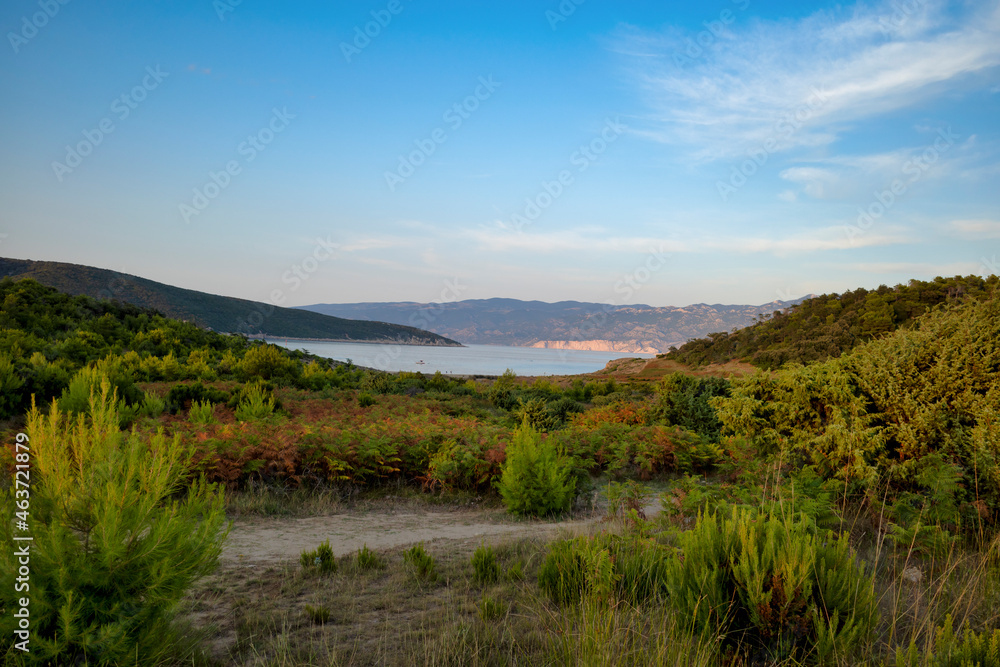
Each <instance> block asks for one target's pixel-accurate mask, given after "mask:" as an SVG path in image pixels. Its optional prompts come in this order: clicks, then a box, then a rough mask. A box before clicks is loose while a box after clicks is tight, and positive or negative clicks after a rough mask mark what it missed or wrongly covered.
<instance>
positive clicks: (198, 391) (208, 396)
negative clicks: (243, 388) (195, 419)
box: [167, 382, 239, 414]
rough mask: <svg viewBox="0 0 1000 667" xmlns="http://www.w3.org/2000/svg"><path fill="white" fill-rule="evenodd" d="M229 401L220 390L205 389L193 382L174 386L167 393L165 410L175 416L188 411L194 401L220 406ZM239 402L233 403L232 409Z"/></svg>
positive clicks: (228, 397)
mask: <svg viewBox="0 0 1000 667" xmlns="http://www.w3.org/2000/svg"><path fill="white" fill-rule="evenodd" d="M229 400H230V396H229V394H228V393H226V392H224V391H222V390H220V389H214V388H212V387H206V386H205V385H204V384H202V383H201V382H194V383H192V384H175V385H174V386H173V387H171V388H170V391H169V392H167V409H168V410H170V412H171V413H172V414H176V413H178V412H180V411H181V410H186V409H188V408H189V407H190V406H191V405H193V404H194V403H195V402H196V401H201V402H202V403H215V404H222V403H226V402H228V401H229ZM238 403H239V401H238V400H237V401H235V402H233V405H232V407H236V405H237V404H238Z"/></svg>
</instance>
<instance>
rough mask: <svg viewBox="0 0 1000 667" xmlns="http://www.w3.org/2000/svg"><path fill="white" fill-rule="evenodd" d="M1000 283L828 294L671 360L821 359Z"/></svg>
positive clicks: (761, 363) (973, 281) (773, 365)
mask: <svg viewBox="0 0 1000 667" xmlns="http://www.w3.org/2000/svg"><path fill="white" fill-rule="evenodd" d="M998 284H1000V279H998V278H997V276H990V277H989V278H985V279H984V278H980V277H979V276H975V275H972V276H965V277H963V276H955V277H954V278H940V277H939V278H935V279H934V280H933V281H926V282H925V281H922V280H911V281H910V282H909V283H908V284H906V285H896V286H895V287H886V286H885V285H882V286H881V287H879V288H878V289H875V290H867V289H864V288H859V289H856V290H854V291H853V292H844V293H843V294H824V295H822V296H817V297H813V298H810V299H806V300H805V301H803V302H802V303H800V304H798V305H795V306H792V307H791V308H789V309H788V310H787V311H785V312H782V311H776V312H774V313H773V314H771V315H770V316H763V317H761V318H760V321H759V322H757V323H756V324H755V325H753V326H749V327H746V328H744V329H738V330H736V331H733V332H725V331H722V332H718V333H713V334H709V335H708V337H706V338H701V339H698V340H693V341H689V342H687V343H686V344H684V345H683V346H682V347H681V348H680V349H679V350H676V351H672V352H671V353H670V354H668V355H667V356H668V358H670V359H674V360H676V361H679V362H681V363H684V364H688V365H691V366H703V365H707V364H716V363H725V362H727V361H732V360H734V359H742V360H745V361H748V362H750V363H752V364H753V365H755V366H757V367H759V368H763V369H777V368H780V367H781V366H782V365H784V364H786V363H788V362H798V363H801V364H808V363H810V362H814V361H823V360H825V359H829V358H831V357H839V356H840V355H841V354H843V353H845V352H848V351H850V350H852V349H854V348H855V347H857V346H858V345H861V344H863V343H866V342H868V341H870V340H874V339H876V338H879V337H880V336H884V335H886V334H888V333H891V332H893V331H896V330H897V329H900V328H906V327H909V326H911V325H912V324H913V322H914V321H915V320H916V319H917V318H919V317H920V316H922V315H924V314H925V313H927V312H928V311H930V310H932V309H934V308H936V307H938V306H942V305H953V304H957V303H962V302H964V301H969V300H980V299H985V298H988V297H989V296H990V294H992V293H994V291H995V290H996V288H997V285H998Z"/></svg>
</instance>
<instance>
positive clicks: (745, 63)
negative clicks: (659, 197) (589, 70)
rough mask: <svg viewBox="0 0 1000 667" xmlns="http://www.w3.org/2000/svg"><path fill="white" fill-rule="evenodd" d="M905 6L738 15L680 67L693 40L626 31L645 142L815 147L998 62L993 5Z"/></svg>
mask: <svg viewBox="0 0 1000 667" xmlns="http://www.w3.org/2000/svg"><path fill="white" fill-rule="evenodd" d="M906 6H907V7H908V8H909V10H908V11H907V10H899V9H898V7H899V5H898V4H896V3H890V2H883V3H879V4H877V5H875V6H865V5H860V4H859V5H855V6H854V7H853V8H840V9H838V10H835V11H822V12H818V13H816V14H813V15H811V16H809V17H806V18H804V19H800V20H797V21H780V22H774V21H762V20H753V19H749V18H744V17H743V16H742V15H741V16H738V17H737V20H736V21H735V22H734V23H733V24H732V25H731V26H729V29H728V31H726V32H725V33H721V34H720V35H719V36H717V37H716V38H715V39H714V43H712V44H711V45H710V46H709V47H706V48H705V49H703V51H702V53H701V55H700V56H699V57H697V58H695V59H693V60H692V61H686V62H680V63H678V62H677V59H676V58H675V56H676V55H677V54H681V56H683V54H684V52H685V49H686V48H687V45H688V44H689V43H690V42H689V40H690V39H691V38H692V37H693V36H685V35H682V34H680V33H678V32H677V31H676V30H671V31H668V32H665V33H659V34H650V33H647V32H642V31H639V30H637V29H631V28H625V29H623V30H622V33H621V35H620V36H619V39H618V51H619V52H620V53H622V54H625V56H626V57H627V58H629V60H630V63H631V68H632V70H633V71H634V72H635V74H636V76H637V78H638V80H639V82H640V85H641V86H642V87H643V89H644V91H645V92H646V93H647V95H648V97H649V100H650V103H651V105H652V106H653V108H654V109H655V116H656V117H655V119H654V122H653V123H652V124H651V125H650V127H648V128H647V129H646V130H645V132H644V134H645V135H646V136H648V137H651V138H655V139H658V140H661V141H666V142H670V143H674V144H681V145H687V146H688V147H690V149H691V151H692V153H693V154H694V156H695V157H696V158H700V159H702V160H713V159H720V158H731V157H734V156H737V155H740V156H742V155H745V154H746V153H747V152H748V151H750V150H753V149H756V148H759V147H763V146H765V144H768V143H770V144H771V146H772V147H773V150H771V151H770V152H775V151H778V150H782V149H788V148H793V147H803V146H822V145H826V144H829V143H831V142H833V141H835V140H836V138H837V137H838V136H839V134H840V133H841V132H843V131H844V129H845V128H847V127H849V126H850V125H851V124H853V123H856V122H858V121H861V120H864V119H868V118H871V117H874V116H877V115H880V114H883V113H886V112H890V111H894V110H897V109H901V108H905V107H908V106H910V105H913V104H914V103H917V102H919V101H921V100H923V99H925V98H927V97H929V96H931V95H935V94H940V93H941V92H942V91H944V90H959V89H961V88H962V87H963V86H966V85H968V84H967V81H968V76H967V75H970V74H974V73H982V72H984V71H987V70H990V69H991V68H995V67H996V66H997V65H1000V3H998V2H996V1H995V0H992V1H990V2H985V3H973V4H972V5H968V4H967V5H964V6H963V7H961V8H956V7H954V6H952V7H946V6H945V3H943V2H940V1H937V0H926V1H924V2H919V0H918V1H916V2H911V3H906ZM741 21H742V23H741ZM681 60H683V58H682V59H681ZM990 76H993V77H995V73H994V72H990ZM979 83H982V82H981V81H980V82H979ZM990 83H995V78H994V80H993V81H991V82H990Z"/></svg>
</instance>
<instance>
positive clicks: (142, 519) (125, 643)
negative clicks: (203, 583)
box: [0, 382, 228, 665]
mask: <svg viewBox="0 0 1000 667" xmlns="http://www.w3.org/2000/svg"><path fill="white" fill-rule="evenodd" d="M87 413H88V414H89V416H87V415H84V414H78V415H75V416H70V415H67V414H65V413H63V412H62V411H60V410H59V408H58V407H57V406H56V405H55V404H53V405H52V406H51V409H50V411H49V413H48V415H43V414H41V413H40V412H39V411H37V410H32V411H31V412H30V413H29V415H28V423H27V429H26V431H27V435H28V437H29V447H30V459H31V468H30V473H31V487H30V506H31V510H30V511H31V514H30V526H31V535H32V537H33V538H34V540H33V542H32V548H31V555H30V559H31V561H30V570H31V582H30V585H31V589H30V600H31V606H30V612H31V616H30V618H31V644H30V646H31V652H30V653H27V654H24V656H23V661H24V664H32V665H35V664H37V665H44V664H52V663H54V662H57V663H59V664H83V663H84V662H86V664H91V665H124V664H155V662H156V658H157V656H159V655H161V654H162V652H163V651H166V650H169V642H168V643H167V645H165V643H164V641H165V637H168V636H170V631H169V625H170V621H171V619H172V615H173V613H174V611H175V608H176V604H177V603H178V602H179V601H180V600H181V598H182V597H183V596H184V594H185V591H186V590H187V589H188V587H189V586H190V584H191V583H192V582H193V581H194V580H195V579H197V578H199V577H201V576H203V575H205V574H208V573H209V572H211V571H212V570H213V569H214V568H215V566H216V564H217V561H218V557H219V554H220V552H221V548H222V541H223V540H224V539H225V536H226V533H227V532H228V530H224V529H223V527H224V526H223V525H224V523H225V515H224V512H223V499H222V494H221V492H219V491H217V490H216V489H215V488H214V487H212V486H209V485H206V484H204V483H203V482H195V483H193V484H190V483H188V481H187V480H186V479H185V477H186V476H187V474H188V464H189V460H190V455H191V453H190V451H189V450H187V449H186V448H184V447H182V446H181V444H180V442H179V440H176V439H175V440H169V439H167V438H166V437H164V436H163V435H162V434H157V435H152V436H140V435H138V434H136V433H131V434H127V433H123V432H122V431H120V430H119V416H118V414H117V411H116V401H115V397H114V394H113V393H112V391H111V388H110V385H109V383H107V382H105V383H104V384H103V385H102V387H101V393H100V394H95V395H94V396H93V397H92V399H91V402H90V405H89V409H88V410H87ZM16 498H17V494H16V492H15V489H14V488H10V489H7V490H6V491H5V492H4V493H3V495H2V500H0V510H2V511H3V513H4V516H5V517H13V516H14V512H15V507H14V503H15V500H16ZM13 528H14V526H13V525H12V523H11V522H10V521H9V520H4V521H3V522H0V533H2V536H3V539H2V540H0V541H2V542H3V543H4V544H5V545H12V544H14V542H13V537H14V536H13V535H12V533H13ZM17 570H18V564H17V558H16V557H15V555H14V549H13V548H10V547H8V548H5V549H3V550H2V551H0V608H5V609H7V610H12V609H15V608H16V606H17V603H16V602H15V600H16V598H18V597H20V596H21V595H23V594H20V595H19V594H18V593H16V592H15V586H14V584H15V582H14V576H15V574H14V573H16V572H17ZM16 620H17V619H14V618H12V616H11V614H10V613H5V614H3V615H2V616H0V636H3V637H4V638H10V637H13V636H14V635H13V631H14V629H15V626H16Z"/></svg>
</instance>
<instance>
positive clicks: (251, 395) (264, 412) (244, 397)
mask: <svg viewBox="0 0 1000 667" xmlns="http://www.w3.org/2000/svg"><path fill="white" fill-rule="evenodd" d="M274 408H275V401H274V392H273V391H270V390H269V389H268V387H267V386H266V385H264V384H262V383H260V382H253V383H251V384H248V385H246V386H245V387H244V388H243V390H242V391H241V392H240V398H239V403H238V404H237V405H236V419H237V420H238V421H241V422H250V421H260V420H262V419H267V418H268V417H270V416H271V415H272V414H274Z"/></svg>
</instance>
